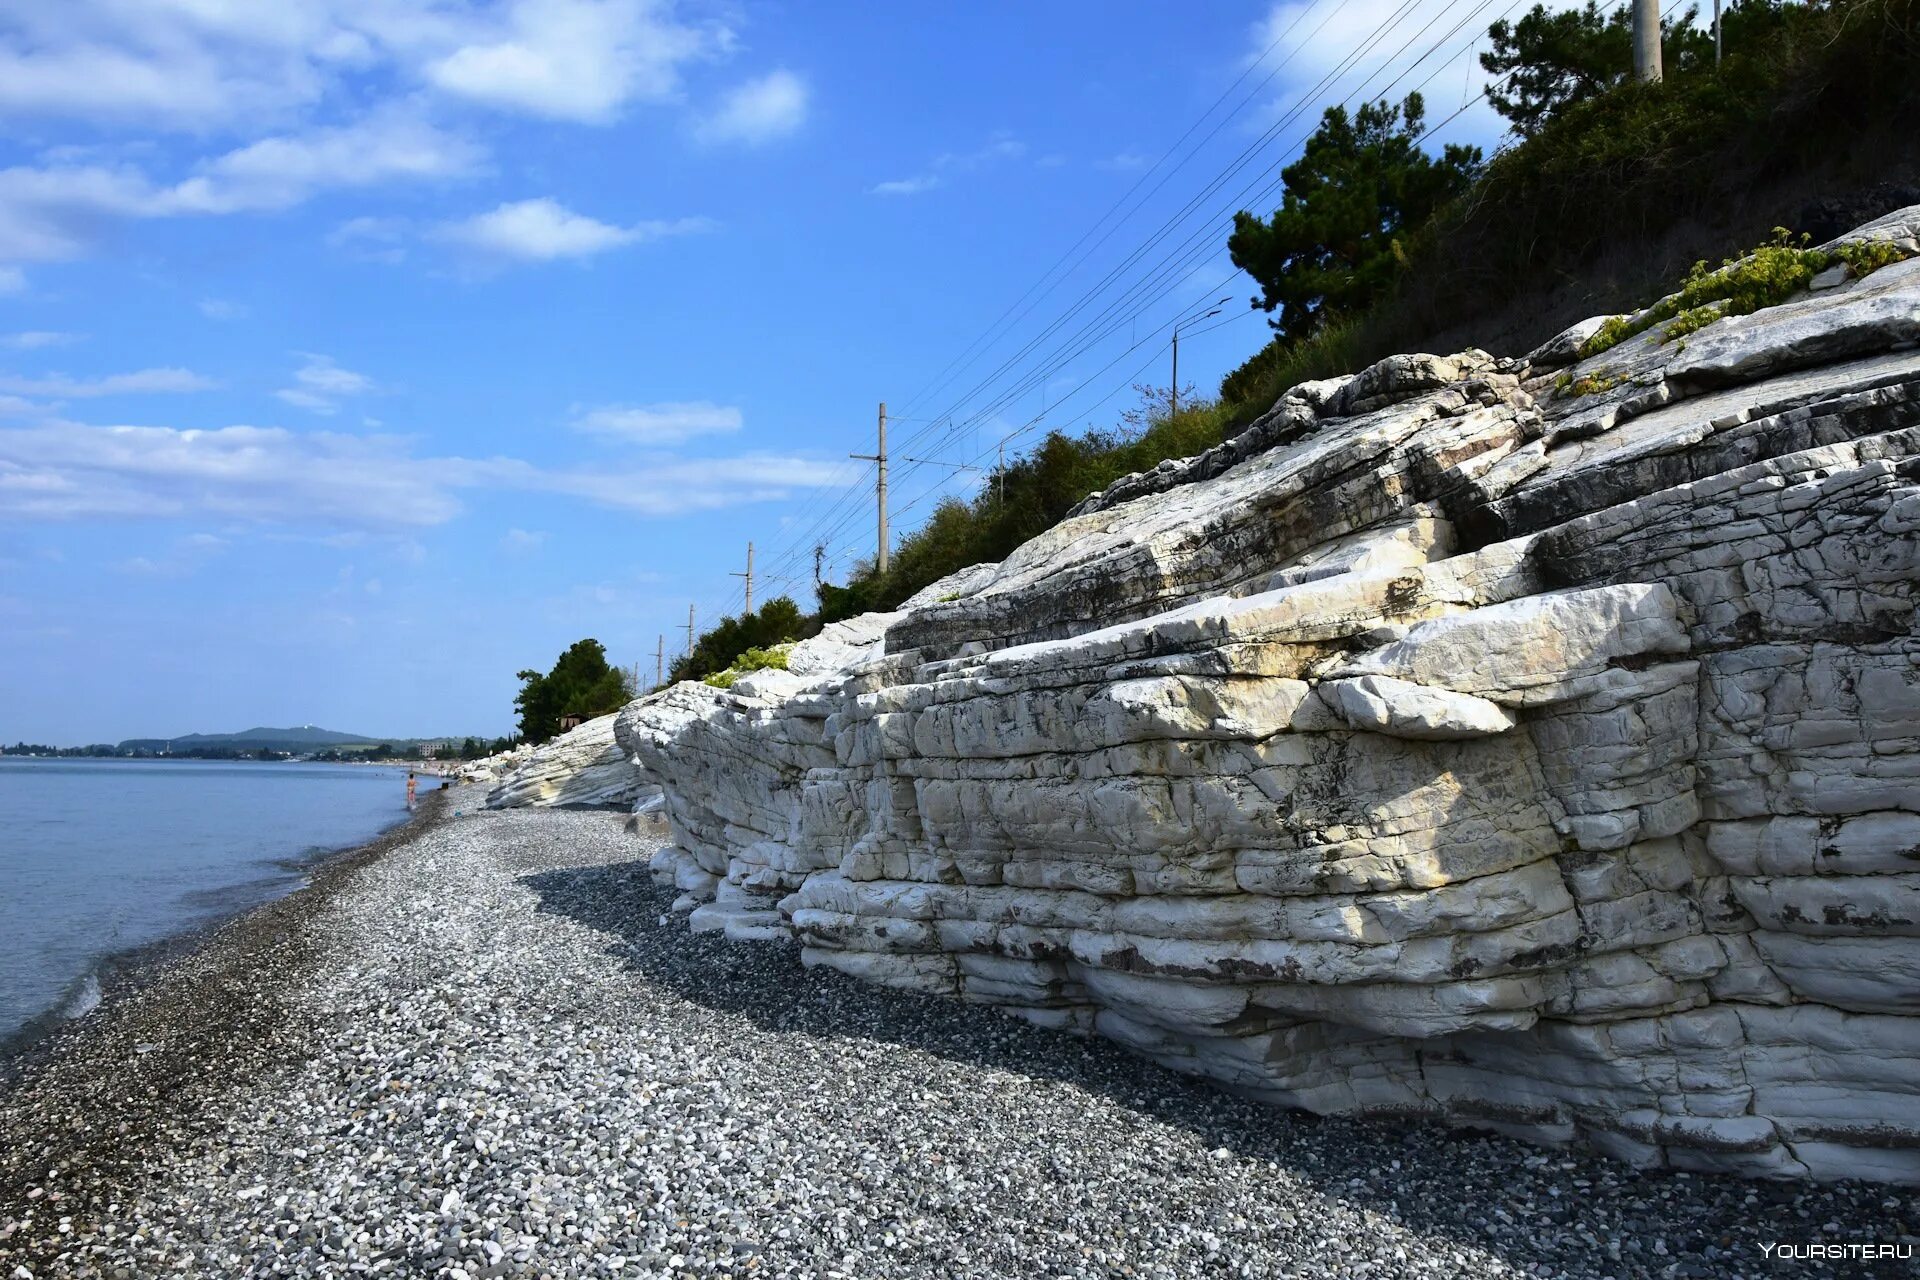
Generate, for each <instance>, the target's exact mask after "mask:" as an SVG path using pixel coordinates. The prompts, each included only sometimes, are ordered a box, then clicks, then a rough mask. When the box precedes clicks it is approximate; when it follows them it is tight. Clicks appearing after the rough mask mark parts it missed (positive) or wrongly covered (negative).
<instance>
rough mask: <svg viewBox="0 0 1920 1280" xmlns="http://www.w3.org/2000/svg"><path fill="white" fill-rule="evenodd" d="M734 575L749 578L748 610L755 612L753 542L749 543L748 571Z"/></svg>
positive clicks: (734, 575)
mask: <svg viewBox="0 0 1920 1280" xmlns="http://www.w3.org/2000/svg"><path fill="white" fill-rule="evenodd" d="M732 576H733V577H736V578H745V579H746V580H747V612H748V613H752V612H753V544H752V543H751V542H749V543H748V544H747V571H746V572H745V573H736V574H733V575H732Z"/></svg>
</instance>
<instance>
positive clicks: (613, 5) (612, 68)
mask: <svg viewBox="0 0 1920 1280" xmlns="http://www.w3.org/2000/svg"><path fill="white" fill-rule="evenodd" d="M10 8H12V9H15V10H17V12H12V13H10V15H9V17H10V24H9V25H10V26H12V27H13V28H14V30H13V31H12V32H10V33H9V34H8V36H6V37H0V112H3V113H6V114H11V115H33V116H39V117H55V118H63V119H80V120H87V121H91V122H94V123H99V124H107V125H116V124H130V123H131V124H138V125H142V126H145V127H151V128H159V129H173V130H181V131H186V132H196V133H198V132H206V131H209V130H212V129H220V128H234V127H237V126H243V125H245V124H246V123H248V122H249V121H252V120H255V119H261V118H266V119H275V118H282V117H285V116H286V115H288V114H290V113H293V112H297V111H301V110H306V109H309V108H311V107H312V106H313V105H314V104H316V103H318V102H319V101H321V100H322V98H323V97H325V96H326V94H327V93H328V91H329V90H330V89H332V88H334V87H336V86H337V85H338V83H339V81H340V80H341V79H342V78H344V76H345V75H346V74H347V73H350V72H359V73H363V74H365V73H380V74H383V75H384V76H385V77H387V78H390V79H393V80H395V81H397V82H399V83H405V84H419V85H424V86H426V89H427V91H428V92H429V93H435V94H439V95H444V96H446V97H449V98H454V99H459V100H461V101H464V102H468V103H474V104H478V105H480V106H483V107H486V108H491V109H493V110H497V111H502V112H507V113H512V114H518V115H529V116H534V117H538V118H541V119H549V120H567V121H577V122H583V123H604V122H606V121H609V120H612V119H616V118H617V117H618V116H619V114H620V111H621V109H622V108H623V107H624V106H626V105H627V104H628V103H631V102H635V101H656V102H665V101H669V100H671V99H672V98H673V97H674V96H675V95H676V94H677V93H678V91H679V88H680V69H681V68H682V67H683V66H685V65H686V64H688V63H689V62H692V61H694V60H697V59H701V58H707V57H712V56H715V55H716V54H719V53H722V52H724V51H726V50H727V49H728V48H729V47H730V46H731V44H732V41H733V35H732V31H731V30H730V29H729V28H728V26H727V25H726V24H725V23H724V22H720V21H705V22H692V21H687V20H684V19H682V18H681V17H680V16H679V15H678V13H677V12H676V7H675V6H673V5H670V4H663V3H658V2H657V0H499V2H498V3H493V4H451V3H435V4H418V3H392V2H387V0H376V2H373V3H368V2H366V0H279V2H277V3H248V2H246V0H191V2H184V0H173V2H170V3H164V4H128V3H122V2H120V0H59V3H55V4H22V5H17V6H10Z"/></svg>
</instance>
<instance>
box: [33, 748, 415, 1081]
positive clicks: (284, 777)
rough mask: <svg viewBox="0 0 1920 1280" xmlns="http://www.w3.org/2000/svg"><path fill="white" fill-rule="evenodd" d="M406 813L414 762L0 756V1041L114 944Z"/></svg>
mask: <svg viewBox="0 0 1920 1280" xmlns="http://www.w3.org/2000/svg"><path fill="white" fill-rule="evenodd" d="M406 816H407V813H406V770H404V769H392V768H385V767H370V766H357V765H325V764H266V763H261V764H254V763H242V762H235V763H227V762H222V761H184V760H183V761H171V760H168V761H161V760H153V761H147V760H31V759H25V758H21V757H15V756H0V1044H4V1043H5V1042H6V1041H7V1040H8V1039H9V1038H11V1037H16V1036H18V1035H19V1034H20V1033H21V1032H22V1030H23V1029H24V1028H26V1027H28V1026H29V1024H35V1023H37V1020H39V1019H41V1018H42V1016H43V1015H46V1014H48V1013H49V1012H50V1011H57V1012H59V1013H61V1014H65V1015H69V1016H70V1015H74V1014H79V1013H83V1012H85V1011H86V1010H87V1009H89V1008H91V1007H92V1005H93V1004H95V1003H97V1002H98V1000H99V984H98V980H97V971H98V967H99V965H100V963H101V961H102V960H103V959H104V958H106V957H108V956H111V955H113V954H114V953H116V952H121V951H125V950H127V949H129V948H132V947H138V946H143V945H145V944H147V943H151V942H157V941H159V940H161V939H164V938H167V937H171V936H173V935H175V934H179V933H182V932H186V931H188V930H191V929H193V928H195V927H197V926H202V925H205V924H208V923H210V922H212V921H214V920H217V919H220V918H222V917H225V916H229V915H232V914H234V913H235V912H238V911H243V910H245V909H246V908H248V907H252V906H256V905H258V904H259V903H262V902H265V901H267V900H268V899H270V898H274V897H277V896H279V895H280V894H283V893H286V892H288V891H290V890H292V889H295V888H298V887H299V886H300V885H301V883H302V882H303V881H304V879H305V872H306V870H307V869H308V868H309V867H310V866H311V864H312V862H313V860H314V859H315V858H317V857H319V856H322V855H324V854H325V853H327V852H329V851H332V850H337V849H344V848H349V847H351V846H353V845H357V844H363V843H365V842H366V841H367V840H370V839H372V838H373V837H374V836H376V835H378V834H379V833H380V832H381V831H383V830H385V829H386V828H387V827H390V826H392V825H393V824H394V823H396V822H399V821H401V820H402V819H403V818H405V817H406Z"/></svg>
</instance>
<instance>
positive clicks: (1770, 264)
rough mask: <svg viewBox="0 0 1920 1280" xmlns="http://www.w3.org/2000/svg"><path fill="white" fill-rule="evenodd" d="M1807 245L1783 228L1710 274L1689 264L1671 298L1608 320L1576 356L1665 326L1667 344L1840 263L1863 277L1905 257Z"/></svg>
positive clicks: (1884, 246)
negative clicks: (1635, 313)
mask: <svg viewBox="0 0 1920 1280" xmlns="http://www.w3.org/2000/svg"><path fill="white" fill-rule="evenodd" d="M1808 239H1809V237H1807V236H1806V235H1804V234H1803V235H1801V236H1800V237H1798V238H1797V239H1796V238H1795V237H1794V234H1793V233H1792V232H1791V231H1788V230H1787V229H1786V228H1785V227H1775V228H1774V230H1773V239H1771V240H1769V241H1768V242H1767V243H1766V244H1763V245H1761V246H1760V247H1759V248H1757V249H1755V250H1754V251H1753V252H1752V253H1749V254H1747V255H1746V256H1744V257H1740V258H1728V259H1727V260H1726V261H1725V262H1722V263H1721V264H1720V265H1719V266H1718V267H1714V268H1711V269H1710V268H1708V266H1707V264H1706V263H1704V262H1696V263H1694V264H1693V269H1692V270H1691V271H1689V272H1687V278H1686V279H1685V280H1684V281H1683V282H1681V285H1680V288H1679V289H1678V290H1676V291H1675V292H1673V293H1672V294H1669V295H1668V296H1667V297H1665V298H1662V299H1661V300H1660V301H1659V302H1657V303H1655V304H1654V305H1652V306H1650V307H1648V308H1646V309H1645V310H1644V311H1642V312H1640V314H1639V315H1638V316H1636V317H1634V318H1633V319H1632V320H1628V319H1626V318H1624V317H1620V316H1615V317H1613V318H1611V319H1609V320H1608V321H1607V322H1606V323H1605V324H1604V325H1602V326H1601V327H1600V329H1599V331H1598V332H1596V333H1595V334H1594V335H1593V336H1592V337H1591V338H1588V339H1587V340H1586V342H1585V343H1583V344H1581V347H1580V354H1581V356H1582V357H1587V356H1596V355H1599V354H1600V353H1601V352H1602V351H1606V350H1608V349H1609V348H1611V347H1614V346H1617V345H1619V344H1620V343H1622V342H1625V341H1626V340H1627V339H1628V338H1631V337H1633V336H1635V335H1636V334H1641V333H1645V332H1646V331H1647V330H1648V329H1651V328H1653V327H1654V326H1655V325H1665V326H1666V327H1665V328H1664V329H1662V330H1661V331H1660V339H1661V341H1662V342H1672V341H1674V340H1675V339H1677V338H1684V337H1686V336H1687V335H1688V334H1690V333H1694V332H1697V331H1698V330H1700V329H1704V328H1705V327H1706V326H1708V325H1710V324H1712V323H1713V322H1714V321H1715V320H1719V319H1722V318H1724V317H1726V316H1745V315H1752V314H1753V313H1754V312H1756V311H1762V310H1765V309H1766V308H1768V307H1777V306H1779V305H1780V304H1781V303H1783V302H1785V301H1786V300H1787V299H1789V298H1791V297H1793V296H1794V295H1795V294H1797V293H1801V292H1803V291H1804V290H1805V289H1806V288H1807V286H1808V285H1810V284H1812V283H1813V278H1814V277H1815V276H1817V275H1819V274H1820V273H1821V272H1822V271H1825V270H1826V269H1827V268H1828V267H1831V266H1834V265H1836V264H1839V263H1845V264H1846V266H1847V269H1848V270H1849V271H1850V272H1851V273H1852V274H1853V275H1855V276H1863V275H1866V274H1868V273H1869V272H1872V271H1877V270H1879V268H1881V267H1884V266H1888V265H1890V264H1891V263H1895V262H1899V261H1900V260H1901V259H1903V258H1904V257H1906V253H1905V251H1903V250H1902V249H1900V248H1899V247H1898V246H1896V245H1892V244H1888V243H1886V242H1884V241H1880V242H1875V243H1873V244H1848V245H1842V246H1840V247H1839V248H1837V249H1833V250H1825V249H1810V248H1808V247H1807V241H1808Z"/></svg>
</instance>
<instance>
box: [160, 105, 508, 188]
mask: <svg viewBox="0 0 1920 1280" xmlns="http://www.w3.org/2000/svg"><path fill="white" fill-rule="evenodd" d="M484 159H485V152H484V151H483V150H482V149H481V147H480V146H479V144H478V143H476V142H473V141H472V140H470V139H468V138H465V137H463V136H460V135H458V134H454V133H451V132H448V131H447V130H445V129H442V128H440V127H439V126H437V125H433V124H430V123H428V122H427V121H425V120H423V119H420V118H418V117H417V116H414V115H412V114H411V113H410V112H409V111H407V110H406V109H404V108H401V109H387V110H383V111H380V112H377V113H375V114H373V115H370V116H367V117H365V118H364V119H361V120H357V121H354V122H353V123H351V124H346V125H341V126H338V127H333V128H320V129H310V130H307V131H305V132H301V133H290V134H283V135H279V136H276V137H271V138H262V139H260V140H259V141H258V142H253V143H249V144H248V145H246V146H244V147H240V148H238V149H236V150H233V151H229V152H227V153H226V154H225V155H222V156H219V157H217V158H215V159H213V160H211V161H209V162H207V163H206V164H205V165H203V166H202V173H201V174H200V175H199V176H197V177H194V178H189V179H187V180H186V181H185V182H182V183H181V184H179V186H178V187H176V188H174V190H173V192H172V198H173V199H174V200H175V201H177V202H179V203H180V204H181V205H183V206H186V207H187V208H188V209H189V210H193V211H200V212H207V213H228V212H236V211H240V210H247V209H284V208H288V207H291V206H292V205H296V204H299V203H300V202H301V201H303V200H305V199H307V197H309V196H310V195H312V194H313V193H314V192H316V191H324V190H330V189H336V188H342V187H366V186H373V185H376V184H379V183H385V182H395V181H409V182H418V181H426V180H437V179H445V178H458V177H464V176H466V175H468V174H471V173H473V172H475V171H476V170H477V169H479V167H480V165H481V163H482V162H483V160H484ZM196 207H197V208H196Z"/></svg>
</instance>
